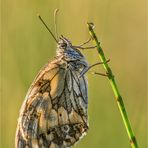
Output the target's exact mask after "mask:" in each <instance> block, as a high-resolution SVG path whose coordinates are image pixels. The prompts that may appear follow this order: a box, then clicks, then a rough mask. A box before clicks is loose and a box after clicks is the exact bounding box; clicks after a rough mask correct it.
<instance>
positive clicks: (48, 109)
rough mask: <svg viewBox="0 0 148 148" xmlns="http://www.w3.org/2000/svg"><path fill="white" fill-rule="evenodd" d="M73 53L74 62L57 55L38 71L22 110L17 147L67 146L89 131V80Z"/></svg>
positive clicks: (54, 147) (48, 147)
mask: <svg viewBox="0 0 148 148" xmlns="http://www.w3.org/2000/svg"><path fill="white" fill-rule="evenodd" d="M70 50H71V49H70ZM60 52H61V51H60ZM62 55H63V53H62ZM70 56H71V55H70ZM74 56H75V57H74ZM74 56H73V57H72V60H73V59H74V58H76V61H72V64H71V63H70V62H71V61H70V60H69V59H70V57H67V55H66V58H63V59H62V58H59V57H57V58H55V59H54V60H53V61H50V62H49V63H48V64H47V65H46V66H45V67H44V68H43V69H41V71H40V72H39V74H38V75H37V77H36V79H35V80H34V82H33V84H32V85H31V87H30V89H29V91H28V93H27V95H26V98H25V101H24V103H23V105H22V107H21V110H20V116H19V119H18V126H17V133H16V148H27V147H28V148H66V147H70V146H72V145H74V143H76V142H77V141H78V140H79V139H80V137H82V136H83V135H84V133H85V132H86V131H87V129H88V123H87V82H86V79H85V76H84V75H83V76H82V77H79V76H80V69H81V68H83V65H82V66H81V65H80V64H79V62H78V61H79V60H80V59H78V60H77V58H79V57H78V55H77V54H76V55H74ZM83 60H84V59H83ZM79 67H80V68H79Z"/></svg>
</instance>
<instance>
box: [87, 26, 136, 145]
mask: <svg viewBox="0 0 148 148" xmlns="http://www.w3.org/2000/svg"><path fill="white" fill-rule="evenodd" d="M87 26H88V29H89V33H90V35H91V37H92V39H93V41H94V43H95V44H96V45H97V51H98V53H99V57H100V59H101V62H103V63H104V64H103V67H104V69H105V70H106V73H107V74H108V79H109V81H110V84H111V87H112V90H113V92H114V95H115V99H116V102H117V105H118V108H119V110H120V113H121V116H122V119H123V122H124V125H125V128H126V131H127V134H128V137H129V140H130V144H131V147H132V148H138V144H137V140H136V137H135V135H134V133H133V131H132V128H131V124H130V121H129V119H128V115H127V112H126V109H125V106H124V102H123V99H122V96H121V95H120V92H119V89H118V87H117V84H116V81H115V77H114V75H113V72H112V70H111V68H110V67H109V65H108V62H106V61H107V60H106V57H105V55H104V52H103V50H102V48H101V46H100V42H99V41H98V38H97V36H96V34H95V32H94V30H93V25H92V23H88V24H87Z"/></svg>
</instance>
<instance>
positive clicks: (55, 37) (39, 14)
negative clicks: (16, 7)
mask: <svg viewBox="0 0 148 148" xmlns="http://www.w3.org/2000/svg"><path fill="white" fill-rule="evenodd" d="M37 16H38V18H39V19H40V21H41V22H42V23H43V24H44V26H45V27H46V28H47V30H48V31H49V33H50V34H51V35H52V37H53V38H54V40H55V41H56V42H57V43H58V40H57V39H56V37H55V36H54V34H53V33H52V31H51V30H50V29H49V27H48V26H47V25H46V23H45V22H44V21H43V19H42V17H41V16H40V14H37Z"/></svg>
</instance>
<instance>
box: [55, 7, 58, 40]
mask: <svg viewBox="0 0 148 148" xmlns="http://www.w3.org/2000/svg"><path fill="white" fill-rule="evenodd" d="M58 11H59V9H55V11H54V28H55V34H56V38H57V39H58V38H59V37H58V30H57V14H58Z"/></svg>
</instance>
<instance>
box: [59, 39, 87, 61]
mask: <svg viewBox="0 0 148 148" xmlns="http://www.w3.org/2000/svg"><path fill="white" fill-rule="evenodd" d="M56 53H57V56H63V57H64V58H65V59H66V60H69V61H70V60H71V61H73V60H80V59H81V58H84V56H83V55H82V53H81V52H80V51H79V50H78V49H76V48H75V47H74V46H73V45H72V43H71V42H70V41H69V40H68V39H67V38H65V37H63V36H61V37H60V38H59V41H58V45H57V51H56Z"/></svg>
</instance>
